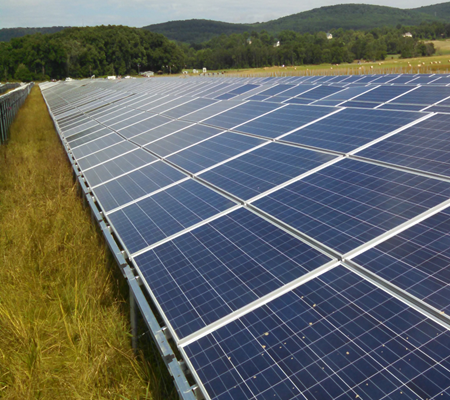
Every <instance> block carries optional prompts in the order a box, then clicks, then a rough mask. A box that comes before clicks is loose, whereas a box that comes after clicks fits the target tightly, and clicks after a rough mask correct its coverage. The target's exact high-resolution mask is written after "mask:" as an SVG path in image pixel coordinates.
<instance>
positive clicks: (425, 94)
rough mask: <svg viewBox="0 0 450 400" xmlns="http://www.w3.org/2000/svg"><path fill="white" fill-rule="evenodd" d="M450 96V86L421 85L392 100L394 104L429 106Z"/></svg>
mask: <svg viewBox="0 0 450 400" xmlns="http://www.w3.org/2000/svg"><path fill="white" fill-rule="evenodd" d="M449 96H450V87H436V86H421V87H419V88H417V89H416V90H413V91H412V92H411V93H407V94H405V95H404V96H401V97H399V98H398V99H395V100H394V101H392V104H394V103H395V104H411V105H423V106H424V107H425V106H429V105H431V104H434V103H437V102H438V101H440V100H443V99H445V98H446V97H449Z"/></svg>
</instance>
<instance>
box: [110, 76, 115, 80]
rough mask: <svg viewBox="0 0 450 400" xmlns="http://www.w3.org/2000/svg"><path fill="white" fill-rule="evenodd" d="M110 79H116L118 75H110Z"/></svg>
mask: <svg viewBox="0 0 450 400" xmlns="http://www.w3.org/2000/svg"><path fill="white" fill-rule="evenodd" d="M108 79H111V80H115V79H116V76H115V75H111V76H108Z"/></svg>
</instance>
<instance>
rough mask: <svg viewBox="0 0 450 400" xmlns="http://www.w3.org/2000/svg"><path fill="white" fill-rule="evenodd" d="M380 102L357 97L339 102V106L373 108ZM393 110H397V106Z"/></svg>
mask: <svg viewBox="0 0 450 400" xmlns="http://www.w3.org/2000/svg"><path fill="white" fill-rule="evenodd" d="M380 104H381V103H369V102H364V101H358V98H356V100H351V101H347V102H345V103H344V104H341V105H340V106H341V107H348V108H375V107H376V106H378V105H380ZM395 110H399V108H395ZM400 110H401V108H400Z"/></svg>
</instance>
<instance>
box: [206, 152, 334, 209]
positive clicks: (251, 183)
mask: <svg viewBox="0 0 450 400" xmlns="http://www.w3.org/2000/svg"><path fill="white" fill-rule="evenodd" d="M335 158H336V157H335V156H333V155H330V154H324V153H319V152H315V151H311V150H305V149H301V148H298V147H293V146H287V145H283V144H279V143H270V144H268V145H267V146H263V147H260V148H258V149H256V150H253V151H252V152H250V153H246V154H244V155H242V156H240V157H238V158H235V159H233V160H231V161H229V162H227V163H225V164H222V165H220V166H218V167H216V168H213V169H211V170H209V171H207V172H205V173H203V174H201V175H199V176H200V177H201V178H202V179H204V180H206V181H208V182H210V183H212V184H213V185H215V186H217V187H219V188H220V189H223V190H225V191H227V192H229V193H232V194H234V195H236V196H238V197H240V198H241V199H245V200H248V199H250V198H252V197H254V196H257V195H259V194H260V193H263V192H265V191H267V190H269V189H272V188H273V187H275V186H277V185H280V184H282V183H284V182H287V181H289V180H290V179H292V178H295V177H296V176H299V175H301V174H303V173H305V172H308V171H310V170H312V169H314V168H317V167H318V166H320V165H322V164H324V163H326V162H328V161H330V160H332V159H335Z"/></svg>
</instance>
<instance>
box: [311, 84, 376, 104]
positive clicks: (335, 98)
mask: <svg viewBox="0 0 450 400" xmlns="http://www.w3.org/2000/svg"><path fill="white" fill-rule="evenodd" d="M368 90H370V87H365V86H363V87H349V88H345V90H341V91H340V92H337V93H334V94H332V95H331V96H328V97H327V98H326V99H323V100H318V101H316V102H314V105H317V106H319V105H328V104H331V103H330V102H333V105H336V104H339V103H342V102H343V101H345V100H348V99H351V98H352V97H355V96H358V95H360V94H361V93H364V92H367V91H368Z"/></svg>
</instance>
